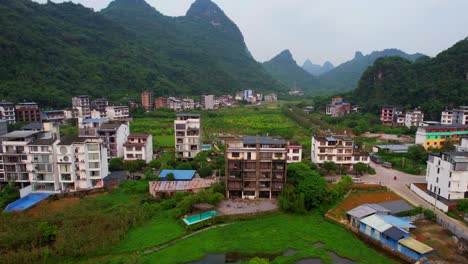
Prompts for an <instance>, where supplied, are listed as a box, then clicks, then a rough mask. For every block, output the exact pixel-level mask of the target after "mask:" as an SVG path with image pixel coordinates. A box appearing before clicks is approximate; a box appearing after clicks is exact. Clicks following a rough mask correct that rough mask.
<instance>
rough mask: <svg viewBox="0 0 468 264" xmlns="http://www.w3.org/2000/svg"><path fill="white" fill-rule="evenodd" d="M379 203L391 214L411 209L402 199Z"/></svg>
mask: <svg viewBox="0 0 468 264" xmlns="http://www.w3.org/2000/svg"><path fill="white" fill-rule="evenodd" d="M379 205H380V206H382V207H384V208H386V209H388V210H389V211H390V213H391V214H398V213H401V212H406V211H409V210H412V209H413V207H412V206H411V205H409V204H408V203H407V202H405V201H403V200H398V201H391V202H386V203H380V204H379Z"/></svg>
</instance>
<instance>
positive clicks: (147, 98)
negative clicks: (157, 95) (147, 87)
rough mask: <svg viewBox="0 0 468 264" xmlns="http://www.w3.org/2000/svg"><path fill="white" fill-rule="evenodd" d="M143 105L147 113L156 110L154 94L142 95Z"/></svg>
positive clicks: (146, 93)
mask: <svg viewBox="0 0 468 264" xmlns="http://www.w3.org/2000/svg"><path fill="white" fill-rule="evenodd" d="M141 105H142V106H143V107H144V108H145V109H146V111H153V110H154V97H153V93H152V92H142V93H141Z"/></svg>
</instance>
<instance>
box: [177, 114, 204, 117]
mask: <svg viewBox="0 0 468 264" xmlns="http://www.w3.org/2000/svg"><path fill="white" fill-rule="evenodd" d="M184 116H187V117H200V114H177V115H176V117H184Z"/></svg>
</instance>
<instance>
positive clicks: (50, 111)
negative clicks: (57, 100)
mask: <svg viewBox="0 0 468 264" xmlns="http://www.w3.org/2000/svg"><path fill="white" fill-rule="evenodd" d="M42 113H43V114H48V113H63V110H46V111H42Z"/></svg>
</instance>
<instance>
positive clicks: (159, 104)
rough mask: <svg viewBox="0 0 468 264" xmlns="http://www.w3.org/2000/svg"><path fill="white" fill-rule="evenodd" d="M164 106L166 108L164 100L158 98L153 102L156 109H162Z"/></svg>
mask: <svg viewBox="0 0 468 264" xmlns="http://www.w3.org/2000/svg"><path fill="white" fill-rule="evenodd" d="M166 106H167V104H166V98H164V97H158V98H156V100H154V107H155V108H156V109H159V108H163V107H166Z"/></svg>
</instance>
